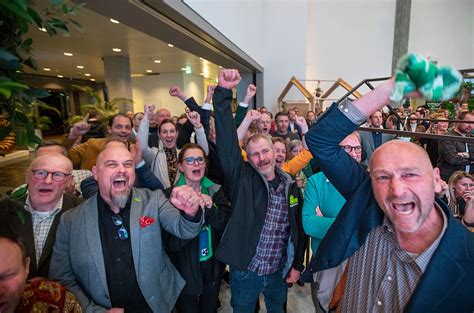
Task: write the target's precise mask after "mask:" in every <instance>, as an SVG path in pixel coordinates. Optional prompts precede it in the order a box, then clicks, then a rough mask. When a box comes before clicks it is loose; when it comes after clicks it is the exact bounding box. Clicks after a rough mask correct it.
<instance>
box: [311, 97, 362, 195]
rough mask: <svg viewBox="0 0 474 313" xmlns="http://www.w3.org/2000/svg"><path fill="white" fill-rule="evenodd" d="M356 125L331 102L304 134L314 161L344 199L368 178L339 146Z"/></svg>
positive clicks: (360, 167)
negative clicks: (316, 121)
mask: <svg viewBox="0 0 474 313" xmlns="http://www.w3.org/2000/svg"><path fill="white" fill-rule="evenodd" d="M356 128H357V124H354V122H352V121H351V120H350V119H349V118H348V117H347V116H346V114H345V113H343V112H342V111H341V110H340V109H339V108H338V107H337V105H336V104H333V105H332V106H331V107H330V108H329V109H328V111H327V112H326V113H325V114H323V115H322V116H321V117H320V118H319V120H318V123H316V125H315V126H314V127H312V128H311V129H310V130H309V131H308V132H307V133H306V136H305V140H306V144H307V145H308V148H309V151H311V153H312V154H313V157H314V158H315V160H316V163H317V165H319V166H320V168H321V170H322V171H323V173H324V174H325V175H326V177H327V178H328V179H329V180H330V181H331V182H332V184H333V185H334V187H336V189H337V190H338V191H339V192H340V193H341V195H342V196H343V197H344V198H345V199H348V198H349V197H350V196H351V195H352V194H353V193H354V191H355V190H356V189H357V188H358V187H359V186H360V185H361V184H362V182H363V181H364V180H366V179H369V175H368V173H367V171H366V170H365V169H364V168H363V167H362V166H361V165H360V164H358V163H357V162H356V161H355V160H354V159H352V158H351V157H350V156H349V155H348V154H347V153H346V152H345V151H344V150H343V149H342V148H341V147H339V143H340V142H341V141H342V140H343V139H344V138H345V137H346V136H347V135H349V134H350V133H352V132H353V131H354V130H355V129H356Z"/></svg>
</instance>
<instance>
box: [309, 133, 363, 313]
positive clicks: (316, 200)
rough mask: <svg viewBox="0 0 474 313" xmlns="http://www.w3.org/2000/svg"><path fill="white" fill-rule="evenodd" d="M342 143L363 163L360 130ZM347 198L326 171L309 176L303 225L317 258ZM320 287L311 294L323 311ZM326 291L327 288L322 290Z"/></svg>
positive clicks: (314, 288) (345, 148) (317, 308)
mask: <svg viewBox="0 0 474 313" xmlns="http://www.w3.org/2000/svg"><path fill="white" fill-rule="evenodd" d="M339 146H340V147H342V148H343V149H344V151H346V153H347V154H349V155H350V157H351V158H353V159H354V160H356V161H357V163H360V162H361V160H362V147H361V145H360V137H359V133H358V132H353V133H351V134H350V135H349V136H347V137H346V138H344V140H342V141H341V142H340V143H339ZM344 203H346V200H345V199H344V197H343V196H342V195H341V194H340V193H339V191H337V189H336V187H334V185H333V184H332V183H331V182H330V181H329V179H327V177H326V175H324V173H323V172H319V173H316V174H314V175H313V176H311V177H310V178H309V179H308V182H307V184H306V189H305V199H304V203H303V213H302V218H303V228H304V231H305V233H306V234H307V235H308V236H310V238H311V251H312V252H313V257H314V256H315V255H316V251H317V250H318V247H319V244H320V243H321V241H322V240H323V238H324V236H326V233H327V232H328V230H329V228H330V227H331V225H332V223H333V222H334V220H335V219H336V217H337V215H338V214H339V211H341V208H342V207H343V205H344ZM318 291H319V286H318V284H317V283H314V282H313V283H311V297H312V299H313V303H314V306H315V308H316V312H322V310H321V308H320V305H319V302H318V300H317V294H318ZM322 292H324V290H322Z"/></svg>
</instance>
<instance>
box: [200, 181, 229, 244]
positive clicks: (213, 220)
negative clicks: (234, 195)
mask: <svg viewBox="0 0 474 313" xmlns="http://www.w3.org/2000/svg"><path fill="white" fill-rule="evenodd" d="M212 202H213V204H212V207H211V208H206V211H205V219H206V223H207V224H209V225H211V227H212V228H214V229H215V230H216V231H217V232H218V233H219V234H220V235H222V233H224V229H225V227H226V226H227V222H228V221H229V218H230V214H231V212H232V210H231V207H230V203H229V201H228V200H227V199H226V197H225V195H224V192H223V191H222V188H219V190H218V191H217V192H216V193H215V194H214V196H213V197H212Z"/></svg>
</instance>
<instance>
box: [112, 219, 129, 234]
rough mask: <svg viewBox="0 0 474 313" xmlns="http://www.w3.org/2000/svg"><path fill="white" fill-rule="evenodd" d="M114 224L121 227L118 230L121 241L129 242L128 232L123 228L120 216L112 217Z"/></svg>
mask: <svg viewBox="0 0 474 313" xmlns="http://www.w3.org/2000/svg"><path fill="white" fill-rule="evenodd" d="M112 222H113V223H114V225H115V226H120V228H119V230H118V236H119V238H120V240H127V239H128V231H127V229H126V228H125V226H123V221H122V218H121V217H120V215H112Z"/></svg>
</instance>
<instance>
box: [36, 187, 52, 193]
mask: <svg viewBox="0 0 474 313" xmlns="http://www.w3.org/2000/svg"><path fill="white" fill-rule="evenodd" d="M38 191H39V193H40V194H48V193H51V192H53V189H49V188H40V189H38Z"/></svg>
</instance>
